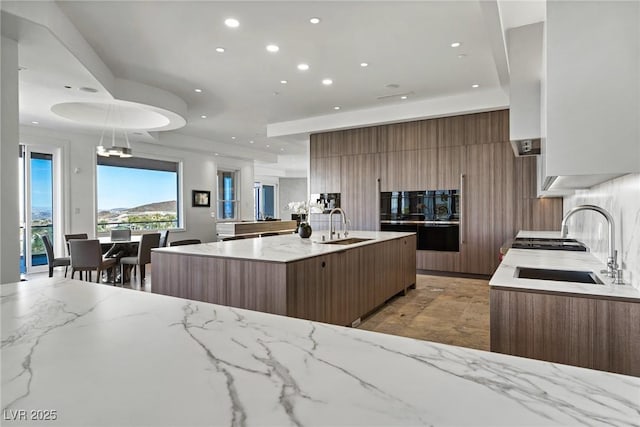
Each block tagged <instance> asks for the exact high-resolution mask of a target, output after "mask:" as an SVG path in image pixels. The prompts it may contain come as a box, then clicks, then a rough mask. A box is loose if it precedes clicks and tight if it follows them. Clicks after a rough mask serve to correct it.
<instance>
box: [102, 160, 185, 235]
mask: <svg viewBox="0 0 640 427" xmlns="http://www.w3.org/2000/svg"><path fill="white" fill-rule="evenodd" d="M178 171H179V163H177V162H168V161H163V160H152V159H144V158H140V157H131V158H120V157H100V156H99V157H98V171H97V177H98V212H97V214H98V232H105V231H109V230H110V229H112V228H122V227H127V228H130V229H132V230H165V229H169V228H176V227H179V226H181V221H180V209H179V200H180V191H179V183H180V180H179V178H178Z"/></svg>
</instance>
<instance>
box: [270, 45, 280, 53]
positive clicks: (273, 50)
mask: <svg viewBox="0 0 640 427" xmlns="http://www.w3.org/2000/svg"><path fill="white" fill-rule="evenodd" d="M267 50H268V51H269V52H271V53H276V52H277V51H279V50H280V48H279V47H278V45H275V44H268V45H267Z"/></svg>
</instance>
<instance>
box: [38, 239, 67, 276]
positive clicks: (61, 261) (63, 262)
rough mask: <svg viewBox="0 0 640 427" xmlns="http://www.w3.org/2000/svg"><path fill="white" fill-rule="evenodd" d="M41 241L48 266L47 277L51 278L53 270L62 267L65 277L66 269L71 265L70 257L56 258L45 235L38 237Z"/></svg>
mask: <svg viewBox="0 0 640 427" xmlns="http://www.w3.org/2000/svg"><path fill="white" fill-rule="evenodd" d="M40 238H41V239H42V243H44V248H45V250H46V251H47V264H49V277H53V269H54V267H64V277H67V269H68V268H69V266H70V265H71V258H70V257H68V256H67V257H60V258H56V257H55V255H54V254H53V245H52V244H51V240H49V236H47V235H46V234H42V235H41V236H40Z"/></svg>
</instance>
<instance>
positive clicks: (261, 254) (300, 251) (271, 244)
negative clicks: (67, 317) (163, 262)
mask: <svg viewBox="0 0 640 427" xmlns="http://www.w3.org/2000/svg"><path fill="white" fill-rule="evenodd" d="M412 234H415V233H401V232H394V231H351V232H349V238H352V237H359V238H365V239H371V240H367V241H364V242H360V243H354V244H350V245H328V244H326V242H327V241H329V234H328V232H327V231H322V232H320V233H313V234H312V235H311V237H310V238H308V239H302V238H301V237H300V236H298V235H297V234H285V235H282V236H269V237H260V238H255V239H243V240H231V241H227V242H214V243H202V244H199V245H187V246H175V247H169V248H161V249H153V251H158V252H170V253H177V254H182V255H198V256H209V257H224V258H236V259H253V260H256V261H270V262H292V261H298V260H301V259H305V258H310V257H314V256H319V255H323V254H329V253H332V252H340V251H344V250H346V249H351V248H355V247H358V246H366V245H370V244H372V243H377V242H381V241H384V240H392V239H399V238H401V237H406V236H410V235H412ZM323 235H324V236H325V242H324V243H323V242H322V236H323Z"/></svg>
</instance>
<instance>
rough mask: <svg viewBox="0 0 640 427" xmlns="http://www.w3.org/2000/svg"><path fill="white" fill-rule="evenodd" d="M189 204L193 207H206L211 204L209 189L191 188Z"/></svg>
mask: <svg viewBox="0 0 640 427" xmlns="http://www.w3.org/2000/svg"><path fill="white" fill-rule="evenodd" d="M191 202H192V203H191V206H193V207H194V208H208V207H210V206H211V191H204V190H193V191H192V201H191Z"/></svg>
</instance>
